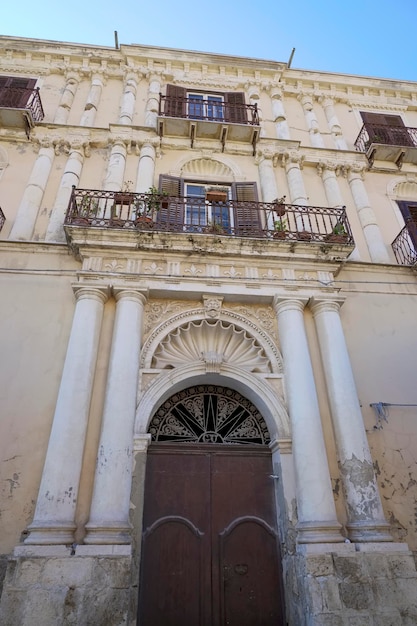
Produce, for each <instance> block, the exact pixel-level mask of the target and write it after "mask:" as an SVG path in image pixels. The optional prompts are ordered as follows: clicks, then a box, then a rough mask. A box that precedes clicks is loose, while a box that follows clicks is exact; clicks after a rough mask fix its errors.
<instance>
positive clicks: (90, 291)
mask: <svg viewBox="0 0 417 626" xmlns="http://www.w3.org/2000/svg"><path fill="white" fill-rule="evenodd" d="M72 289H73V291H74V295H75V298H76V300H77V302H79V301H80V300H86V299H87V300H97V301H98V302H102V303H103V304H104V303H105V302H107V300H108V299H109V295H110V288H109V286H108V285H105V286H102V287H98V286H96V285H94V286H92V285H85V284H84V283H74V284H73V285H72Z"/></svg>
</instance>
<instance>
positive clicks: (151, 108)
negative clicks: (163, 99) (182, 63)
mask: <svg viewBox="0 0 417 626" xmlns="http://www.w3.org/2000/svg"><path fill="white" fill-rule="evenodd" d="M160 93H161V76H159V75H158V74H152V75H151V76H150V77H149V89H148V100H147V102H146V111H145V126H147V127H149V128H155V129H156V126H157V118H158V111H159V94H160Z"/></svg>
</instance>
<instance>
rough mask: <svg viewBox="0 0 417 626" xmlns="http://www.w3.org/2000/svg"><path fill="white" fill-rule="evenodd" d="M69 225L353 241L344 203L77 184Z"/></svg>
mask: <svg viewBox="0 0 417 626" xmlns="http://www.w3.org/2000/svg"><path fill="white" fill-rule="evenodd" d="M65 224H66V225H67V226H79V227H86V228H109V229H113V228H117V229H122V230H125V231H129V230H130V231H131V230H135V229H136V230H138V231H149V230H152V231H153V232H158V231H162V232H171V233H188V234H190V233H192V234H208V235H216V236H225V237H250V238H256V239H258V238H268V239H271V240H272V239H274V240H281V241H284V242H285V241H287V242H289V243H291V242H296V241H303V242H306V243H310V242H311V243H321V244H327V243H328V244H333V245H334V244H340V245H344V246H350V247H352V246H353V245H354V240H353V237H352V232H351V229H350V225H349V222H348V219H347V215H346V209H345V207H342V208H339V207H336V208H327V207H315V206H300V205H295V204H278V203H274V202H272V203H270V202H247V201H245V202H243V201H237V200H223V199H221V200H218V201H216V200H213V199H211V200H207V199H204V198H196V197H191V196H184V197H176V196H166V195H163V194H162V195H160V196H156V195H155V194H147V193H131V192H115V191H101V190H92V189H75V188H74V189H73V191H72V194H71V198H70V202H69V206H68V210H67V214H66V218H65Z"/></svg>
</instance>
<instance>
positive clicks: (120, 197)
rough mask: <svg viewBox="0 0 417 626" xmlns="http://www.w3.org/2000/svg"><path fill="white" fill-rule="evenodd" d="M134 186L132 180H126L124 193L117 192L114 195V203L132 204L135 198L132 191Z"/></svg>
mask: <svg viewBox="0 0 417 626" xmlns="http://www.w3.org/2000/svg"><path fill="white" fill-rule="evenodd" d="M132 185H133V181H132V180H126V181H125V182H124V183H123V189H122V191H116V192H115V194H114V203H115V204H125V205H126V204H127V205H129V204H131V203H132V201H133V198H134V194H133V193H132V191H131V188H132Z"/></svg>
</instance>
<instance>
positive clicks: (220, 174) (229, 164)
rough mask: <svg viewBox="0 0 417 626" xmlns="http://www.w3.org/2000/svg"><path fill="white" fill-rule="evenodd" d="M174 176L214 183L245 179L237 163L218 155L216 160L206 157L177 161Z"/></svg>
mask: <svg viewBox="0 0 417 626" xmlns="http://www.w3.org/2000/svg"><path fill="white" fill-rule="evenodd" d="M172 174H173V175H175V176H179V177H182V178H183V177H187V178H196V179H201V178H204V179H205V180H207V181H213V182H234V181H237V180H242V179H243V175H242V172H241V170H240V168H239V167H238V166H237V165H236V163H235V162H234V161H233V160H232V159H230V158H228V157H226V156H223V155H216V158H213V157H211V156H205V155H200V156H197V157H196V156H192V157H189V156H186V157H183V158H182V159H179V160H178V161H177V163H176V166H175V167H174V168H173V170H172Z"/></svg>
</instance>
